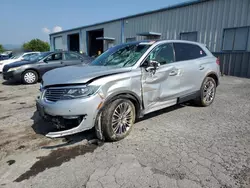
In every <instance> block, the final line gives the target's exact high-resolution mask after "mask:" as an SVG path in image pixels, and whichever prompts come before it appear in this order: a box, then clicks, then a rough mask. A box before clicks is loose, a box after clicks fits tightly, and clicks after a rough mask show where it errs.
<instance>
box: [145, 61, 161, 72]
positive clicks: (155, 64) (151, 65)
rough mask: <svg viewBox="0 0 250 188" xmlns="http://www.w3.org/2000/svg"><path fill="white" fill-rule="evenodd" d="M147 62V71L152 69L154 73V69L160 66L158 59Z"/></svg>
mask: <svg viewBox="0 0 250 188" xmlns="http://www.w3.org/2000/svg"><path fill="white" fill-rule="evenodd" d="M148 64H149V65H148V66H147V67H146V71H147V72H151V71H152V72H153V73H155V71H156V70H157V69H159V67H160V63H159V62H158V61H150V62H149V63H148Z"/></svg>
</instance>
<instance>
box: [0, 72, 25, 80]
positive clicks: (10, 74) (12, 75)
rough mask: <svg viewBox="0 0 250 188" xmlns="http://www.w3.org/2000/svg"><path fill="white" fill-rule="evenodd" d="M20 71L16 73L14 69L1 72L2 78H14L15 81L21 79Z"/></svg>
mask: <svg viewBox="0 0 250 188" xmlns="http://www.w3.org/2000/svg"><path fill="white" fill-rule="evenodd" d="M21 77H22V75H21V73H16V72H15V71H11V72H3V79H4V80H15V81H21Z"/></svg>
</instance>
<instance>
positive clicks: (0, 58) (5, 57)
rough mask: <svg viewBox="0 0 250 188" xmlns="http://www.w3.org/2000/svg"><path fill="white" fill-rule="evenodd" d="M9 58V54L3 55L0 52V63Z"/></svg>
mask: <svg viewBox="0 0 250 188" xmlns="http://www.w3.org/2000/svg"><path fill="white" fill-rule="evenodd" d="M7 59H9V56H8V55H3V54H0V63H1V62H2V61H4V60H7Z"/></svg>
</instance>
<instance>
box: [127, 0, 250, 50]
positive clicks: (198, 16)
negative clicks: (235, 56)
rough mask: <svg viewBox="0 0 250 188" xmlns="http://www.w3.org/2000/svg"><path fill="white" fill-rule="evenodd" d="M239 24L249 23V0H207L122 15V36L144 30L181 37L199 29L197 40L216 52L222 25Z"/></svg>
mask: <svg viewBox="0 0 250 188" xmlns="http://www.w3.org/2000/svg"><path fill="white" fill-rule="evenodd" d="M242 26H250V0H210V1H205V2H203V3H199V4H194V5H189V6H187V7H181V8H177V9H171V10H167V11H163V12H158V13H153V14H149V15H143V16H139V17H134V18H129V19H125V26H124V31H125V39H126V38H127V37H133V36H136V34H137V33H140V32H147V31H152V32H158V33H162V36H161V38H162V39H180V33H181V32H192V31H198V42H201V43H205V44H207V46H208V48H209V49H210V50H211V51H213V52H219V51H221V46H222V40H223V29H224V28H232V27H242ZM138 39H139V37H138ZM248 50H249V51H250V39H249V42H248Z"/></svg>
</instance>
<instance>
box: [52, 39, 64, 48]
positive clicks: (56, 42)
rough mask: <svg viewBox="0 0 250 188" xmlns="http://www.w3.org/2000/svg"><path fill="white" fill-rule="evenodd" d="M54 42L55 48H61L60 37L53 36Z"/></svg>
mask: <svg viewBox="0 0 250 188" xmlns="http://www.w3.org/2000/svg"><path fill="white" fill-rule="evenodd" d="M54 43H55V50H62V49H63V44H62V37H55V39H54Z"/></svg>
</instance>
